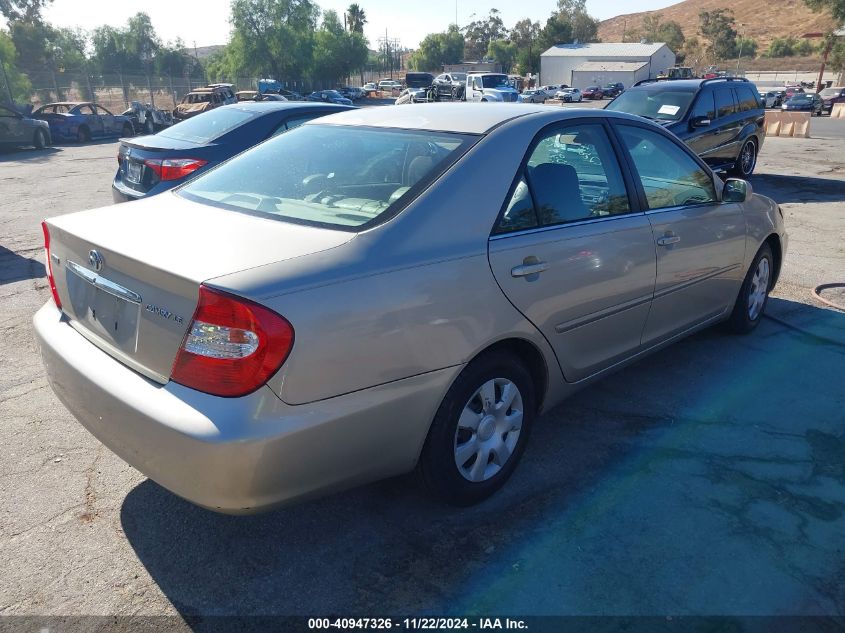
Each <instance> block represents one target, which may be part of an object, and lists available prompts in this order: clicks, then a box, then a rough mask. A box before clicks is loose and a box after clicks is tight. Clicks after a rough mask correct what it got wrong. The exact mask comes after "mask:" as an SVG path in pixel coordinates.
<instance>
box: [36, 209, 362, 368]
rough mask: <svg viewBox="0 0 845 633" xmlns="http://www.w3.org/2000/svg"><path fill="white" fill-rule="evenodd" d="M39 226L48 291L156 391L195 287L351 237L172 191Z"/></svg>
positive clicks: (185, 323)
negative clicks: (49, 274)
mask: <svg viewBox="0 0 845 633" xmlns="http://www.w3.org/2000/svg"><path fill="white" fill-rule="evenodd" d="M47 225H48V227H49V230H50V253H51V261H52V268H53V275H54V277H55V282H56V289H57V291H58V293H59V297H60V299H61V301H62V311H63V312H64V313H65V315H66V316H67V317H68V319H69V321H70V324H71V325H72V326H73V327H74V328H75V329H76V330H77V331H79V332H80V333H81V334H82V335H83V336H85V337H86V338H88V339H89V340H90V341H91V342H92V343H94V344H95V345H97V346H98V347H99V348H100V349H102V350H104V351H106V352H107V353H109V354H111V355H112V356H113V357H115V358H117V359H118V360H120V361H121V362H123V363H124V364H126V365H128V366H130V367H132V368H133V369H135V370H136V371H138V372H140V373H142V374H144V375H145V376H147V377H148V378H151V379H152V380H155V381H157V382H160V383H165V382H167V380H168V378H169V376H170V372H171V368H172V366H173V361H174V359H175V358H176V353H177V352H178V350H179V347H180V346H181V344H182V340H183V338H184V336H185V332H186V331H187V328H188V327H189V326H190V324H191V318H192V316H193V314H194V310H195V308H196V305H197V298H198V292H199V286H200V284H201V283H202V282H203V281H205V280H208V279H212V278H214V277H220V276H222V275H227V274H231V273H235V272H240V271H243V270H246V269H249V268H254V267H258V266H264V265H266V264H270V263H274V262H278V261H282V260H287V259H292V258H295V257H300V256H303V255H308V254H311V253H316V252H320V251H323V250H326V249H330V248H334V247H337V246H340V245H341V244H344V243H346V242H348V241H349V240H351V239H352V238H353V237H354V233H349V232H345V231H333V230H328V229H320V228H312V227H306V226H300V225H296V224H290V223H287V222H282V221H277V220H272V219H268V218H261V217H256V216H251V215H247V214H244V213H239V212H236V211H229V210H226V209H219V208H216V207H211V206H206V205H202V204H199V203H195V202H191V201H189V200H185V199H183V198H180V197H178V196H177V195H175V194H173V193H165V194H161V195H158V196H154V197H152V198H149V199H145V200H140V201H137V202H133V203H131V204H123V205H117V206H113V207H104V208H101V209H94V210H92V211H83V212H81V213H74V214H70V215H65V216H61V217H57V218H52V219H50V220H47ZM98 268H99V269H98Z"/></svg>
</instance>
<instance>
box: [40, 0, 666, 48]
mask: <svg viewBox="0 0 845 633" xmlns="http://www.w3.org/2000/svg"><path fill="white" fill-rule="evenodd" d="M316 1H317V3H318V4H319V5H320V7H321V8H322V9H324V10H325V9H335V10H336V11H337V12H338V14H342V13H343V11H344V9H345V8H346V7H347V6H349V4H350V2H352V1H354V0H316ZM676 1H678V0H612V1H608V0H587V10H588V11H589V12H590V14H591V15H593V16H594V17H597V18H599V19H606V18H610V17H613V16H615V15H619V14H621V13H634V12H638V11H647V10H651V9H660V8H663V7H666V6H669V5H670V4H674V3H675V2H676ZM357 2H358V4H359V5H360V6H361V7H362V8H363V9H364V11H365V12H366V15H367V20H368V23H367V24H366V25H365V27H364V34H365V35H366V36H367V38H369V40H370V48H376V46H377V42H378V38H379V37H383V36H384V34H385V31H387V34H388V36H389V37H390V38H394V37H396V38H399V39H400V41H401V44H402V46H407V47H409V48H416V47H417V45H418V44H419V42H420V40H422V38H424V37H425V36H426V35H427V34H428V33H434V32H439V31H444V30H445V29H446V28H447V27H448V26H449V24H451V23H453V22H454V21H455V10H456V6H457V15H458V23H459V24H461V25H464V24H467V23H468V22H470V21H472V20H474V19H476V18H477V17H481V16H483V15H486V14H487V12H488V10H489V9H490V7H491V6H493V7H495V8H497V9H499V11H501V14H502V19H503V20H504V22H505V26H506V27H511V26H513V25H514V23H515V22H517V21H518V20H521V19H522V18H526V17H530V18H531V19H532V20H538V21H540V23H541V24H542V23H545V20H546V18H548V16H549V14H551V12H552V10H553V9H554V8H555V7H556V6H557V2H556V0H519V2H516V1H515V0H507V2H496V0H457V5H456V0H425V2H421V1H419V0H357ZM141 10H143V11H146V12H147V13H148V14H149V16H150V18H151V19H152V22H153V26H155V29H156V32H157V33H158V34H159V36H161V37H162V39H164V40H165V41H168V40H175V39H176V38H177V37H181V38H182V39H183V40H184V41H185V42H186V43H187V44H188V45H189V46H191V45H193V44H194V42H196V45H197V46H208V45H212V44H225V43H226V42H227V41H228V39H229V0H181V1H178V2H174V1H173V0H144V1H143V2H132V1H131V0H129V1H126V0H110V1H103V0H100V1H97V0H54V1H53V4H52V5H51V6H49V7H48V8H47V9H46V11H45V12H44V16H45V18H46V19H47V21H48V22H51V23H52V24H54V25H56V26H62V27H81V28H83V29H86V30H92V29H94V28H95V27H97V26H101V25H103V24H109V25H111V26H123V25H125V24H126V21H127V20H128V18H129V17H130V16H131V15H134V14H135V13H136V12H138V11H141Z"/></svg>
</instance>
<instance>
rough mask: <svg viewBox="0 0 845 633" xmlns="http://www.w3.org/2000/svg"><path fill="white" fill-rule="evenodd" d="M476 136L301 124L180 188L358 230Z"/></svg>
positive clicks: (239, 207)
mask: <svg viewBox="0 0 845 633" xmlns="http://www.w3.org/2000/svg"><path fill="white" fill-rule="evenodd" d="M475 138H476V137H474V136H471V135H464V134H447V133H431V132H423V131H406V130H382V129H375V128H363V127H343V126H337V125H303V126H302V127H299V128H296V129H294V130H291V131H289V132H287V133H285V134H281V135H280V136H277V137H275V138H274V139H272V140H270V141H267V142H265V143H263V144H261V145H258V146H257V147H254V148H253V149H251V150H249V151H247V152H245V153H243V154H241V155H239V156H237V157H236V158H234V159H232V160H230V161H228V162H226V163H224V164H222V165H221V166H220V167H218V168H217V169H215V170H213V171H210V172H208V173H207V174H205V175H204V176H200V177H199V178H197V179H196V180H193V181H191V182H190V183H188V184H187V185H185V186H184V187H182V188H181V189H180V190H179V193H180V195H182V196H184V197H186V198H188V199H190V200H194V201H197V202H202V203H206V204H211V205H214V206H216V207H220V208H225V209H231V210H233V211H241V212H247V213H252V214H257V215H261V216H265V217H268V218H274V219H278V220H284V221H289V222H295V223H299V224H308V225H313V226H322V227H328V228H334V229H344V230H349V231H354V230H361V229H364V228H368V227H370V226H374V225H376V224H379V223H381V222H383V221H385V220H386V219H388V218H390V217H392V216H393V215H395V213H397V212H398V211H399V210H400V209H402V208H403V207H404V206H405V205H406V204H407V203H408V202H409V201H410V200H412V199H413V198H414V197H416V195H417V194H418V193H419V192H420V191H422V190H423V189H424V188H425V187H426V186H428V184H430V183H431V182H433V181H434V180H435V179H436V178H437V177H438V176H439V175H440V174H442V173H443V171H445V170H446V169H447V168H448V167H449V166H450V165H451V164H453V163H454V162H455V161H456V160H457V159H458V158H459V157H460V156H461V155H462V154H463V153H464V152H465V151H466V150H467V149H468V148H469V147H470V146H471V145H472V143H473V142H474V140H475Z"/></svg>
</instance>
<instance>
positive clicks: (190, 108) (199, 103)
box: [173, 84, 238, 121]
mask: <svg viewBox="0 0 845 633" xmlns="http://www.w3.org/2000/svg"><path fill="white" fill-rule="evenodd" d="M237 102H238V98H237V97H236V96H235V93H234V91H233V90H232V84H209V85H208V86H206V87H205V88H197V89H195V90H192V91H191V92H189V93H188V94H186V95H185V96H184V97H182V101H181V103H179V105H177V106H176V108H175V109H174V110H173V118H174V119H176V120H177V121H184V120H185V119H190V118H191V117H192V116H196V115H198V114H201V113H203V112H208V111H209V110H213V109H214V108H219V107H220V106H223V105H228V104H231V103H237Z"/></svg>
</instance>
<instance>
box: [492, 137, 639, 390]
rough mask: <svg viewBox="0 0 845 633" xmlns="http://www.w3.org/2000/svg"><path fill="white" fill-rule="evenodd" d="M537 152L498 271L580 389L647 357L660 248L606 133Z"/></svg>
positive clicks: (509, 216)
mask: <svg viewBox="0 0 845 633" xmlns="http://www.w3.org/2000/svg"><path fill="white" fill-rule="evenodd" d="M532 147H533V149H532V150H530V153H529V158H528V161H527V164H526V165H525V167H524V168H523V169H522V170H521V171H520V174H519V175H518V177H517V180H516V182H515V183H514V185H513V187H512V193H511V195H510V197H509V200H508V202H507V203H506V205H505V209H504V211H503V213H502V217H501V219H500V221H499V223H498V225H497V227H496V229H495V231H494V235H493V236H492V237H491V239H490V244H489V258H490V265H491V268H492V270H493V274H494V275H495V277H496V280H497V281H498V283H499V285H500V286H501V288H502V290H503V291H504V293H505V294H506V295H507V297H508V299H509V300H510V301H511V303H512V304H513V305H514V306H516V308H517V309H518V310H519V311H520V312H522V314H524V315H525V317H526V318H527V319H529V320H530V321H531V322H532V323H533V324H534V325H535V326H536V327H537V328H538V329H539V330H540V331H541V332H542V333H543V335H544V336H545V337H546V339H548V341H549V343H550V344H551V346H552V348H553V349H554V351H555V354H556V355H557V358H558V361H559V363H560V366H561V368H562V370H563V373H564V375H565V377H566V379H567V380H568V381H570V382H574V381H578V380H581V379H583V378H586V377H588V376H590V375H592V374H594V373H596V372H598V371H601V370H602V369H604V368H606V367H609V366H610V365H613V364H614V363H616V362H619V361H620V360H622V359H624V358H626V357H627V356H630V355H631V354H633V353H635V352H636V351H637V350H638V349H639V347H640V338H641V335H642V330H643V326H644V324H645V321H646V317H647V315H648V310H649V305H650V304H651V298H652V293H653V291H654V277H655V256H654V239H653V235H652V231H651V225H650V224H649V221H648V219H647V218H646V216H645V214H644V213H639V212H636V211H635V207H634V206H633V205H632V201H631V200H630V199H629V196H628V191H627V189H626V186H625V182H624V180H623V177H622V172H621V169H620V166H619V164H618V157H617V155H616V153H615V152H614V149H613V146H612V145H611V143H610V140H609V136H608V134H607V130H606V128H605V127H604V125H602V124H601V123H598V122H596V123H583V124H571V123H559V124H556V125H554V126H551V127H549V128H546V129H545V130H543V131H542V132H541V133H540V134H539V135H538V138H537V139H536V141H535V144H534V145H533V146H532Z"/></svg>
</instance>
